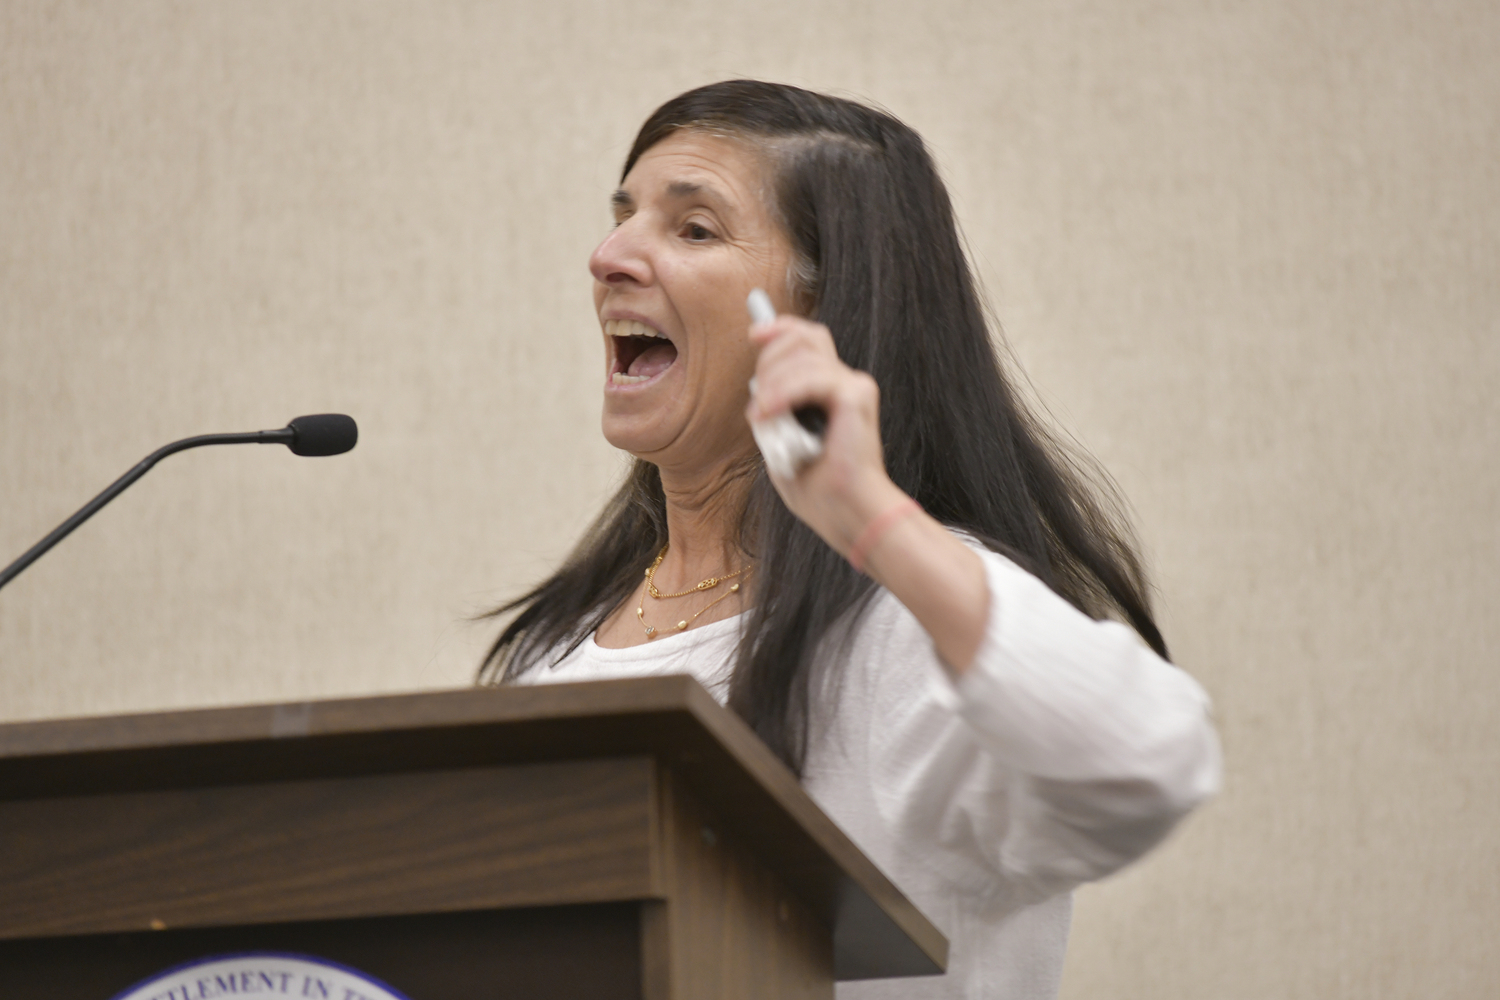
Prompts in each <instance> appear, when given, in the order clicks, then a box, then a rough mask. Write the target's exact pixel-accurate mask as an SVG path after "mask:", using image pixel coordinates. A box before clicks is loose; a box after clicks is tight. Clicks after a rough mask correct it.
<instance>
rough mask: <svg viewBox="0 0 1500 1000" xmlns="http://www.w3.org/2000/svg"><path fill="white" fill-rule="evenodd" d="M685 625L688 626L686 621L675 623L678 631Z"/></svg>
mask: <svg viewBox="0 0 1500 1000" xmlns="http://www.w3.org/2000/svg"><path fill="white" fill-rule="evenodd" d="M687 627H688V623H687V622H678V623H677V631H679V632H681V631H682V630H683V629H685V628H687Z"/></svg>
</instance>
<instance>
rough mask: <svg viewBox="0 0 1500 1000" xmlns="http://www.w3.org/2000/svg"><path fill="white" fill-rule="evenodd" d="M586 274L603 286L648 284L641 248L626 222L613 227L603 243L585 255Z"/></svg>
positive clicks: (648, 273)
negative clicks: (587, 269) (587, 264)
mask: <svg viewBox="0 0 1500 1000" xmlns="http://www.w3.org/2000/svg"><path fill="white" fill-rule="evenodd" d="M589 271H590V272H592V274H593V275H594V280H595V281H598V282H600V283H601V284H605V285H612V286H613V285H621V284H626V283H631V282H633V283H635V284H638V285H644V284H648V283H649V282H650V280H651V267H650V265H649V264H648V263H647V260H646V253H645V248H644V247H643V246H641V241H640V239H639V238H638V237H637V235H636V233H635V230H634V229H633V228H631V226H630V223H629V222H628V221H627V222H624V223H621V224H620V225H618V226H616V227H615V228H614V230H613V231H612V232H611V233H610V234H609V235H608V236H606V237H604V242H602V243H600V244H599V245H598V246H597V247H595V248H594V252H593V253H592V254H590V255H589Z"/></svg>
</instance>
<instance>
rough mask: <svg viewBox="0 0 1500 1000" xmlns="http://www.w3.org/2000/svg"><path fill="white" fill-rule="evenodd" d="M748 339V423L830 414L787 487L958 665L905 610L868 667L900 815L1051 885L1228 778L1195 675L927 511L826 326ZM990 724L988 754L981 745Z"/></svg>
mask: <svg viewBox="0 0 1500 1000" xmlns="http://www.w3.org/2000/svg"><path fill="white" fill-rule="evenodd" d="M751 337H752V338H753V339H754V340H755V341H756V342H757V343H759V344H760V345H761V355H760V359H759V364H758V367H757V370H756V394H755V398H754V399H753V400H752V402H751V405H750V410H749V413H748V416H749V417H750V419H752V420H759V419H763V418H765V417H769V416H774V415H776V414H777V413H781V412H784V411H786V410H788V409H791V408H793V407H797V406H803V405H807V404H809V403H815V404H817V405H819V406H821V407H823V408H824V410H825V411H826V412H827V414H828V427H827V430H826V432H825V435H824V453H823V456H822V458H820V459H819V460H818V461H817V462H815V463H813V464H811V465H809V466H807V467H806V468H804V469H802V470H801V472H799V473H798V475H797V476H796V478H795V479H792V480H786V479H781V478H778V477H773V478H772V482H773V483H775V485H776V489H777V490H778V491H779V492H780V494H781V496H782V498H783V499H784V500H785V501H786V504H787V506H788V507H789V508H790V509H791V510H792V512H793V513H795V514H796V515H797V516H798V517H800V518H801V519H802V520H803V521H805V522H806V523H807V524H808V525H809V526H810V527H812V529H813V530H814V531H816V532H817V533H818V534H819V535H820V536H822V538H823V539H824V540H825V541H826V542H827V543H828V544H829V545H831V546H833V548H834V549H836V550H837V551H838V552H840V553H841V554H843V555H844V556H846V557H852V559H851V561H853V562H855V564H856V565H861V564H862V565H863V567H864V569H865V571H866V572H868V573H870V574H871V576H873V577H874V578H875V579H876V580H878V581H879V582H880V583H881V584H883V585H884V586H885V588H886V589H887V590H888V591H890V593H891V595H892V596H894V597H895V598H896V599H897V600H898V601H899V602H900V603H901V604H902V605H903V606H904V607H905V609H906V611H908V612H910V616H911V619H915V624H916V625H918V626H920V628H921V629H922V631H923V632H925V633H926V634H927V636H928V637H930V638H931V640H932V646H933V648H935V650H936V652H937V658H938V660H939V662H940V663H941V665H942V669H943V670H945V671H946V672H947V674H948V680H947V681H945V682H942V683H941V684H938V685H936V686H929V685H928V684H927V683H926V682H925V681H923V680H922V678H923V677H924V676H929V677H930V675H931V674H930V672H931V670H932V668H931V667H930V666H923V665H922V664H921V661H922V660H924V659H928V658H929V657H930V655H931V654H930V653H928V654H925V655H924V654H922V653H921V652H919V651H917V650H916V649H915V647H914V645H913V644H912V643H911V642H910V641H904V640H903V639H902V638H901V634H902V628H901V625H900V619H899V617H898V618H897V619H893V624H892V626H891V628H890V629H888V630H887V632H886V633H885V634H883V636H882V640H881V641H880V642H879V643H877V644H876V645H875V647H874V648H872V649H870V650H869V653H870V655H869V656H868V657H867V658H866V660H865V662H864V663H863V669H864V670H866V671H873V676H871V677H870V678H869V686H870V688H871V690H874V691H879V692H882V693H881V694H880V696H879V697H878V698H877V701H878V702H879V707H878V709H877V712H876V715H877V717H878V719H879V720H880V721H879V731H878V735H876V736H874V739H873V742H874V744H875V748H874V749H873V750H872V759H873V761H874V770H875V772H876V779H875V784H876V786H877V788H876V795H877V799H881V798H883V799H884V800H887V801H884V803H883V805H882V809H883V811H885V812H886V813H887V820H888V822H889V823H890V824H891V826H892V827H893V828H895V829H897V830H900V831H902V836H903V837H906V838H910V839H912V840H913V841H914V842H916V843H930V844H931V845H932V847H933V848H934V850H935V851H938V852H944V853H948V854H951V855H953V856H955V857H966V858H969V859H970V860H972V861H978V862H981V863H984V864H987V865H988V866H989V867H991V868H992V869H993V870H997V871H1000V872H1003V873H1004V874H1005V875H1006V877H1007V879H1009V880H1010V881H1011V882H1012V883H1013V884H1016V885H1021V886H1025V887H1027V889H1028V891H1029V892H1032V893H1035V894H1037V895H1040V896H1045V895H1049V894H1051V893H1054V892H1060V891H1063V890H1065V889H1067V888H1069V887H1071V886H1073V885H1077V884H1078V883H1080V882H1084V881H1088V880H1089V879H1093V878H1099V877H1101V876H1103V875H1105V874H1108V873H1109V872H1112V871H1114V870H1116V869H1117V868H1119V867H1120V866H1121V865H1124V864H1126V863H1128V862H1129V861H1131V860H1133V859H1134V858H1136V857H1139V856H1140V855H1141V854H1143V853H1144V852H1145V851H1146V850H1148V849H1149V848H1150V847H1151V846H1152V845H1153V844H1155V843H1156V842H1157V841H1159V840H1160V839H1161V838H1162V837H1164V836H1165V835H1166V834H1167V832H1168V831H1169V830H1171V828H1172V827H1173V825H1174V824H1175V823H1176V822H1177V820H1178V819H1180V818H1181V817H1182V816H1183V815H1185V814H1186V813H1187V812H1188V811H1189V810H1191V809H1192V808H1193V807H1194V806H1195V805H1197V804H1198V803H1199V802H1201V801H1203V799H1204V798H1206V797H1207V796H1209V795H1212V794H1213V793H1214V792H1215V791H1216V790H1217V788H1218V785H1219V773H1220V758H1219V748H1218V740H1217V737H1216V736H1215V734H1214V731H1213V726H1212V724H1211V722H1210V721H1209V719H1208V699H1207V697H1206V696H1205V695H1204V693H1203V690H1202V689H1201V688H1200V687H1199V686H1198V685H1197V684H1196V683H1195V682H1194V681H1193V680H1192V678H1190V677H1188V676H1187V675H1186V674H1184V673H1183V672H1182V671H1180V670H1178V669H1176V668H1175V667H1173V666H1172V665H1171V664H1169V663H1166V662H1165V661H1163V660H1162V659H1161V658H1160V657H1158V656H1157V655H1156V654H1155V653H1153V652H1152V651H1151V650H1150V649H1148V648H1147V647H1146V645H1145V644H1144V643H1142V642H1140V641H1139V640H1138V639H1137V638H1136V637H1135V635H1134V634H1133V633H1131V632H1130V630H1129V629H1127V628H1126V627H1125V626H1124V625H1121V624H1120V623H1118V622H1111V621H1102V622H1101V621H1094V620H1093V619H1091V618H1089V617H1088V616H1087V615H1085V614H1083V613H1082V612H1080V611H1078V610H1077V609H1076V608H1074V607H1073V606H1072V605H1071V604H1069V603H1068V602H1067V601H1065V600H1064V599H1063V598H1061V597H1060V596H1058V595H1057V594H1055V593H1053V592H1052V590H1051V589H1050V588H1048V587H1047V586H1046V585H1045V584H1044V583H1042V582H1041V581H1040V580H1038V579H1037V578H1036V577H1034V576H1032V575H1031V574H1030V573H1027V572H1025V571H1024V570H1023V569H1021V568H1020V567H1018V566H1016V565H1015V564H1014V563H1012V562H1011V561H1010V560H1008V559H1006V558H1004V557H1003V556H1000V555H997V554H995V553H991V552H984V553H980V552H977V551H975V549H974V548H971V547H970V546H969V545H966V544H965V543H964V541H963V540H962V539H961V538H959V537H958V536H956V535H954V534H953V533H952V532H950V531H949V530H948V529H946V528H944V527H943V526H942V525H941V524H939V523H938V522H937V521H935V520H934V519H932V518H931V517H929V516H927V515H926V514H925V513H922V512H921V511H920V510H919V509H915V505H914V504H913V503H912V501H911V499H910V498H909V497H907V496H906V495H905V494H904V493H902V492H901V490H900V489H898V488H897V487H896V485H895V484H894V483H892V482H891V480H890V477H889V476H888V475H886V471H885V464H884V458H883V451H882V448H881V442H880V424H879V392H878V390H877V389H876V386H875V382H874V380H873V379H871V378H870V377H869V376H868V375H866V374H864V373H863V372H858V371H854V370H853V369H851V368H849V367H848V366H846V365H844V364H843V363H842V362H840V361H839V360H838V357H837V354H836V352H835V351H834V347H833V339H832V337H831V336H830V335H829V334H828V331H827V329H826V328H824V327H822V326H820V325H818V324H816V323H810V322H808V321H806V320H801V319H797V318H795V317H780V318H778V319H777V321H776V322H775V323H768V324H764V325H762V326H756V327H754V328H752V330H751ZM908 621H910V619H908ZM907 631H908V634H909V632H911V631H915V630H914V629H911V628H910V627H909V626H908V627H907ZM955 716H958V717H962V719H963V720H964V723H966V725H965V726H963V727H962V728H956V727H955V726H954V722H955V721H956V719H955ZM975 737H977V738H978V740H979V742H980V743H982V745H983V746H984V747H985V749H986V750H987V751H988V754H987V755H984V756H979V757H976V756H974V755H972V754H970V753H969V752H968V748H969V747H970V746H971V745H972V744H971V742H970V741H971V740H972V739H974V738H975ZM1002 789H1003V798H1004V800H1005V804H1004V805H1003V806H997V805H996V803H995V802H994V801H993V800H994V797H995V795H996V794H997V793H998V792H999V791H1000V790H1002ZM882 790H885V793H883V792H882Z"/></svg>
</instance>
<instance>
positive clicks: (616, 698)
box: [0, 674, 720, 762]
mask: <svg viewBox="0 0 1500 1000" xmlns="http://www.w3.org/2000/svg"><path fill="white" fill-rule="evenodd" d="M719 708H720V706H719V705H718V703H717V702H715V701H714V699H713V696H712V695H710V694H709V693H708V692H707V691H706V690H704V688H703V686H702V685H701V684H699V683H698V682H697V680H696V679H694V678H693V677H691V676H689V675H687V674H671V675H663V676H659V677H635V678H622V679H618V680H604V681H588V682H583V683H572V684H534V685H530V684H518V685H507V686H504V687H470V688H455V689H452V690H440V691H420V692H414V693H409V694H383V695H367V696H359V697H352V698H329V699H315V700H310V701H291V702H265V703H257V704H251V705H234V706H228V707H212V708H190V709H174V710H169V711H160V712H141V713H130V714H124V715H99V716H82V717H76V718H62V719H42V720H28V721H24V722H7V723H0V762H5V761H14V760H18V759H24V758H31V757H51V756H56V755H67V754H81V753H103V752H110V751H124V750H142V749H156V748H160V749H166V748H169V747H174V746H178V747H181V746H192V745H205V744H229V743H245V742H256V741H261V740H280V739H296V738H300V737H312V736H339V735H358V734H369V733H376V732H399V731H414V730H428V729H444V728H450V727H457V726H475V725H486V724H505V723H513V722H522V721H541V720H558V721H561V720H564V719H570V718H576V719H583V718H588V717H596V716H610V715H626V714H636V713H641V712H663V711H667V712H670V711H679V712H688V713H690V714H693V715H702V714H712V710H713V709H719Z"/></svg>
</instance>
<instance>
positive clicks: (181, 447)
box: [0, 413, 359, 587]
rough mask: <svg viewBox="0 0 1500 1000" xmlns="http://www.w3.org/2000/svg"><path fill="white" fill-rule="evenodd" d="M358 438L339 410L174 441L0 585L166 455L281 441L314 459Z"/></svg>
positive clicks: (3, 573) (0, 582)
mask: <svg viewBox="0 0 1500 1000" xmlns="http://www.w3.org/2000/svg"><path fill="white" fill-rule="evenodd" d="M358 441H359V427H358V425H357V424H355V422H354V418H353V417H347V416H345V415H344V414H342V413H316V414H313V415H311V416H306V417H298V418H297V419H296V420H293V421H292V422H291V423H290V424H287V425H286V426H285V427H283V428H282V429H281V430H279V431H246V432H244V433H242V434H199V435H198V436H197V437H190V438H183V439H182V440H181V441H173V442H172V443H171V444H169V445H166V446H164V447H161V448H158V449H156V450H155V451H153V452H152V453H151V454H149V455H147V456H146V457H145V458H143V459H141V461H140V462H139V463H137V464H136V466H135V468H133V469H131V470H130V471H129V472H127V473H125V475H123V476H121V477H120V478H119V479H116V480H115V481H114V482H113V483H111V484H110V485H109V488H108V489H106V490H105V491H104V492H103V493H100V494H99V495H98V496H96V497H94V499H92V500H90V501H89V502H88V503H87V504H85V505H84V506H83V507H82V508H81V509H80V510H79V511H78V513H76V514H74V515H73V516H72V517H70V518H68V519H67V520H66V521H64V522H63V523H62V524H59V525H58V526H57V527H56V528H55V529H53V531H52V533H51V534H50V535H48V536H47V537H46V538H43V539H42V540H41V541H40V542H37V543H36V544H35V545H33V546H32V547H31V548H29V549H27V550H26V552H25V553H24V554H23V555H22V556H21V558H19V559H17V560H16V561H15V562H13V563H11V564H10V565H9V566H7V567H5V569H4V570H0V587H4V586H5V585H6V584H7V583H10V581H12V580H14V579H15V578H16V577H17V576H20V574H21V571H22V570H24V569H25V568H26V567H27V566H30V565H31V564H32V563H34V562H36V561H37V560H38V559H40V558H41V557H42V556H43V555H45V554H46V552H47V550H48V549H50V548H52V546H54V545H56V544H57V543H58V542H60V541H62V540H63V539H64V538H67V537H68V535H69V534H71V533H72V531H73V529H74V528H76V527H78V526H79V525H80V524H82V523H83V522H84V521H87V520H88V519H89V518H91V517H93V516H94V515H95V514H97V513H99V510H100V508H102V507H103V506H104V505H105V504H107V503H109V502H110V501H111V500H113V499H114V498H115V497H117V496H119V495H120V494H121V493H124V492H125V489H126V487H128V486H129V485H130V484H131V483H133V482H135V481H136V480H137V479H139V478H141V477H142V476H144V475H145V474H146V473H147V472H149V471H151V467H152V466H153V465H155V464H156V463H157V462H160V461H161V460H162V459H164V458H166V457H167V456H168V455H173V454H176V453H177V452H179V451H187V450H188V449H189V448H201V447H203V446H204V445H209V444H284V445H286V446H287V447H288V448H290V449H291V450H292V454H293V455H306V456H307V457H309V458H315V457H321V456H324V455H342V454H343V453H344V452H346V451H349V450H351V449H352V448H353V447H354V445H355V444H356V443H357V442H358Z"/></svg>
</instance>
